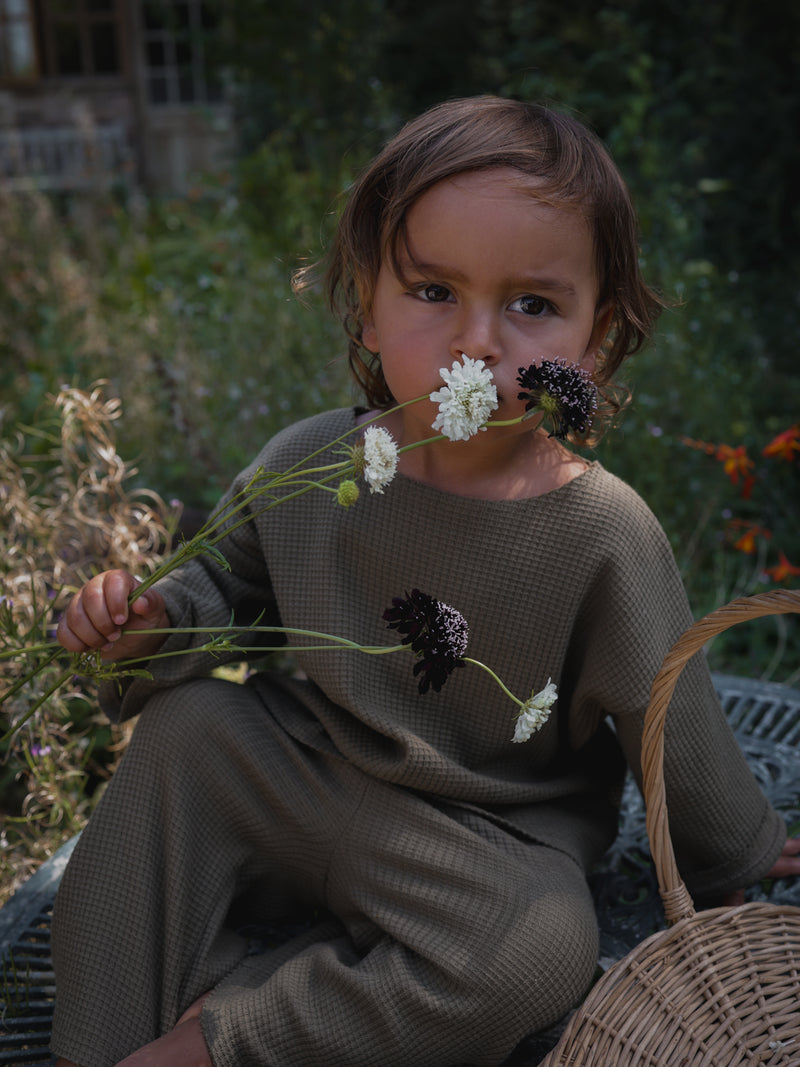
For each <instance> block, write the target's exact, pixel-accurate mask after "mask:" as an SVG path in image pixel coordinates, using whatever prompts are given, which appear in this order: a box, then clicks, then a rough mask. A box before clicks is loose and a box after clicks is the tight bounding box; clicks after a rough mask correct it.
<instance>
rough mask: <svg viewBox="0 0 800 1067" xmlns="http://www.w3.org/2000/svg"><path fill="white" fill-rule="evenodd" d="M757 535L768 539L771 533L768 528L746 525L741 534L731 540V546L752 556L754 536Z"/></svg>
mask: <svg viewBox="0 0 800 1067" xmlns="http://www.w3.org/2000/svg"><path fill="white" fill-rule="evenodd" d="M758 537H763V538H764V540H765V541H769V539H770V538H771V537H772V534H771V533H770V532H769V530H766V529H764V527H763V526H748V528H747V529H746V530H745V532H744V533H743V534H742V536H741V537H739V538H738V539H737V540H736V541H734V542H733V547H734V548H735V549H736V550H737V551H738V552H745V553H747V555H748V556H752V554H753V553H754V552H755V550H756V538H758Z"/></svg>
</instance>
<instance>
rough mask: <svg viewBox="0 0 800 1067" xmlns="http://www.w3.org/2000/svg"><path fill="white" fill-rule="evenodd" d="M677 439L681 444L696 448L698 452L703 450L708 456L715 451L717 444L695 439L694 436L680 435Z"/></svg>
mask: <svg viewBox="0 0 800 1067" xmlns="http://www.w3.org/2000/svg"><path fill="white" fill-rule="evenodd" d="M679 440H680V443H681V444H682V445H686V446H687V447H688V448H696V449H697V450H698V451H699V452H705V453H706V454H707V455H709V456H713V455H714V453H715V452H716V451H717V446H716V445H710V444H709V443H708V441H697V440H695V438H694V437H681V438H679Z"/></svg>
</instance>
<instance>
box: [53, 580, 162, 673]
mask: <svg viewBox="0 0 800 1067" xmlns="http://www.w3.org/2000/svg"><path fill="white" fill-rule="evenodd" d="M139 584H140V583H139V581H138V580H137V579H136V578H134V577H133V575H132V574H128V573H127V572H126V571H119V570H115V571H104V572H103V573H102V574H98V575H97V576H96V577H94V578H92V579H91V581H89V582H87V583H86V585H85V586H84V587H83V588H82V589H81V590H80V591H79V592H78V593H76V594H75V596H74V597H73V598H72V601H71V602H70V605H69V607H68V608H67V610H66V612H65V614H64V616H63V618H62V619H61V621H60V622H59V624H58V630H57V631H56V637H57V638H58V640H59V642H60V643H61V644H62V645H63V646H64V648H65V649H66V650H67V651H68V652H88V651H90V650H92V649H100V651H101V653H102V658H103V659H104V660H118V659H133V658H140V657H147V656H152V655H153V654H154V653H155V652H157V651H158V649H159V648H160V647H161V645H162V644H163V643H164V637H163V636H162V635H159V634H142V635H140V636H139V635H137V634H136V632H135V631H136V630H155V629H163V628H165V627H168V626H169V618H168V616H167V612H166V608H165V605H164V598H163V597H162V595H161V594H160V593H158V592H156V590H155V589H148V591H147V592H146V593H144V594H143V595H142V596H141V597H139V598H138V600H134V601H133V603H132V604H130V606H129V604H128V598H129V596H130V594H131V593H132V592H133V590H134V589H135V588H136V586H137V585H139ZM123 628H124V630H125V633H124V635H123V633H122V630H123Z"/></svg>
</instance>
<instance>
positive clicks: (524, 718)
mask: <svg viewBox="0 0 800 1067" xmlns="http://www.w3.org/2000/svg"><path fill="white" fill-rule="evenodd" d="M441 376H442V380H443V382H444V384H443V386H442V388H440V389H438V390H436V391H435V392H433V393H431V394H430V397H429V398H428V397H419V398H417V399H416V400H413V401H409V402H408V403H418V402H419V401H420V400H424V399H430V400H432V401H433V402H434V403H436V404H438V414H437V416H436V419H435V421H434V422H433V424H432V429H433V430H435V431H439V432H438V433H436V434H435V435H433V436H431V437H429V438H426V439H425V440H423V441H419V442H416V443H415V444H412V445H408V446H405V448H402V449H400V448H398V446H397V444H396V442H395V441H394V440H393V438H392V436H391V435H390V434H389V433H388V431H386V430H385V429H383V428H382V427H380V426H376V425H374V424H373V423H374V422H375V421H376V420H373V423H368V424H366V425H365V426H364V427H358V428H357V429H354V430H351V431H349V432H348V433H347V434H344V435H343V436H342V437H341V438H339V439H337V440H336V441H334V442H332V444H331V445H330V446H327V447H326V448H325V449H320V450H319V451H317V452H315V453H312V454H311V455H309V456H307V457H306V458H305V459H304V460H303V461H302V462H301V463H298V464H296V465H295V466H293V467H291V468H290V469H288V470H285V471H281V472H274V471H264V470H262V469H259V470H258V471H256V473H255V474H254V475H253V477H252V478H251V479H250V481H249V482H248V484H247V485H246V486H245V487H244V489H243V490H242V491H241V492H240V493H238V494H237V495H236V496H235V497H233V498H232V499H230V500H228V501H227V502H226V503H225V504H224V505H223V506H222V507H221V508H220V509H218V510H217V511H216V512H214V513H213V514H212V515H211V517H210V518H209V519H208V521H207V522H206V523H205V524H204V526H203V527H202V528H201V529H200V530H199V531H198V533H197V534H196V535H195V536H194V537H192V538H191V539H190V540H188V541H185V542H183V543H182V544H181V545H180V546H179V547H178V549H177V551H176V552H175V553H174V554H173V555H172V556H171V557H170V558H169V559H168V560H167V561H166V562H164V563H163V564H162V565H161V566H159V567H157V568H155V569H154V570H153V572H152V573H151V574H150V575H148V576H147V577H146V578H145V579H144V581H143V582H142V583H141V584H140V585H139V586H138V587H137V588H136V589H135V590H134V592H133V593H132V595H131V598H132V599H135V598H137V597H139V596H141V595H142V594H143V593H144V592H145V591H146V590H147V589H148V588H150V587H151V586H152V585H153V584H155V582H157V581H159V580H160V579H161V578H163V577H165V576H166V575H167V574H169V573H171V572H172V571H174V570H175V569H176V568H177V567H180V566H181V565H182V564H184V563H185V562H186V561H187V560H190V559H192V558H194V557H196V556H199V555H208V556H210V557H212V558H214V559H215V560H216V561H217V563H218V564H219V565H220V566H221V567H227V562H226V560H225V557H224V555H223V554H222V552H221V550H220V548H219V544H220V542H221V541H223V539H224V538H225V537H227V536H228V534H230V533H231V532H232V531H233V530H235V529H236V528H238V526H240V525H242V524H243V523H245V522H249V521H250V519H251V518H252V516H253V515H255V514H261V513H263V512H264V511H267V510H270V509H272V508H274V507H278V506H279V505H284V504H286V503H288V502H289V501H291V500H293V499H295V498H296V497H299V496H301V495H303V494H305V493H308V492H312V491H322V492H329V493H331V494H332V496H333V497H334V499H335V501H336V503H337V504H338V505H340V506H343V507H352V506H353V505H355V504H356V503H357V501H358V498H359V495H360V493H361V491H362V485H365V486H366V488H367V489H368V491H369V492H370V493H383V492H384V491H385V490H386V489H387V487H388V486H389V485H390V484H391V481H392V479H393V477H394V474H395V471H396V469H397V461H398V456H399V454H400V453H401V452H403V451H406V450H408V449H411V448H418V447H422V446H424V445H427V444H430V443H431V442H433V441H441V440H444V439H448V440H451V441H460V440H467V439H469V438H470V437H472V436H473V435H474V434H476V433H478V432H482V431H485V430H486V429H487V427H490V426H507V425H512V424H514V423H518V422H522V421H523V420H526V419H530V418H532V417H533V416H535V415H536V414H541V416H542V422H543V423H544V424H545V425H546V426H548V427H549V429H550V436H554V437H558V438H564V437H566V436H567V434H568V433H570V432H571V431H578V432H582V431H584V430H585V428H586V426H587V425H588V423H589V422H590V421H591V419H592V416H593V413H594V411H595V409H596V406H597V393H596V389H595V386H594V384H593V383H592V381H591V378H590V377H589V376H588V375H587V374H586V373H585V372H584V371H583V370H581V369H580V368H579V367H578V366H577V365H575V364H570V363H567V362H566V361H565V360H561V359H555V360H552V361H548V362H544V363H541V364H539V365H531V366H529V367H526V368H520V370H519V375H518V379H517V380H518V383H519V385H520V387H521V391H520V392H519V394H518V399H520V400H524V401H525V402H526V403H525V412H524V413H523V414H522V415H521V416H519V417H518V418H516V419H511V420H507V421H505V422H499V421H498V422H493V421H492V420H491V419H490V416H491V414H492V413H493V412H494V411H495V410H496V409H497V407H498V401H497V391H496V389H495V386H494V384H493V380H492V374H491V371H490V370H489V369H488V368H487V367H486V366H485V364H484V363H483V361H482V360H479V359H470V358H469V357H468V356H467V355H466V354H462V359H461V361H458V360H456V361H454V362H453V364H452V367H451V368H450V369H447V368H442V370H441ZM403 406H405V405H403ZM380 417H382V415H381V416H378V417H377V418H380ZM356 435H357V436H356ZM353 436H356V439H355V440H354V441H348V439H349V438H351V437H353ZM331 447H333V449H334V450H337V449H338V451H339V454H341V456H342V459H341V460H337V461H335V462H333V463H330V462H324V463H321V462H319V459H320V456H321V454H322V453H323V452H327V451H329V449H330V448H331ZM6 599H7V598H3V600H2V601H0V606H2V604H3V603H5V600H6ZM2 616H3V613H2V612H0V622H2ZM5 616H6V617H7V619H9V620H10V619H12V615H11V613H10V612H6V613H5ZM383 618H384V621H385V622H386V623H387V626H388V627H389V628H390V629H392V630H395V631H397V633H398V634H399V635H400V643H399V644H395V645H388V646H365V645H359V644H357V643H355V642H353V641H349V640H347V639H345V638H342V637H337V636H336V635H332V634H321V633H313V632H311V631H307V630H302V631H299V630H291V629H288V628H280V627H268V626H263V627H262V626H260V625H258V623H256V624H254V625H253V626H250V627H248V628H247V629H248V630H251V631H252V630H257V631H261V632H268V633H273V632H274V633H276V634H280V635H281V636H286V635H291V634H295V635H300V634H302V635H303V636H311V637H313V638H315V639H318V640H320V641H321V642H323V645H322V647H325V648H330V649H331V650H340V651H341V650H349V651H351V652H359V653H363V654H368V655H386V654H392V653H396V652H408V651H410V652H412V653H413V655H414V657H415V663H414V668H413V671H414V675H415V677H418V679H419V684H418V688H419V692H420V694H425V693H426V692H428V691H429V689H433V690H434V691H439V690H440V689H441V687H442V686H443V685H444V684H445V682H446V681H447V678H448V677H449V676H450V674H451V673H452V672H453V671H454V670H455V669H457V668H462V667H464V666H465V665H468V664H470V665H473V666H475V667H478V668H480V669H482V670H484V671H486V672H488V673H489V674H490V675H491V676H492V678H494V680H495V681H496V682H497V684H498V685H499V687H500V688H501V689H502V690H503V692H504V693H505V694H506V695H507V696H508V697H509V698H510V699H511V700H512V701H513V703H514V704H515V705H516V708H517V711H516V725H515V729H514V735H513V738H512V740H513V741H516V742H521V741H525V740H527V739H528V738H529V737H530V736H531V735H532V734H533V733H534V732H535V731H536V730H538V729H539V728H540V727H541V726H542V725H543V723H544V722H545V721H546V720H547V717H548V715H549V712H550V709H551V707H552V705H553V704H554V702H555V700H556V699H557V691H556V686H555V685H554V684H553V683H552V681H548V683H547V685H546V686H545V688H544V689H543V690H542V691H541V692H539V693H533V694H532V695H531V696H530V697H529V698H528V699H526V700H522V699H520V698H518V697H516V696H515V695H514V694H513V693H511V692H510V691H509V690H508V689H507V688H506V686H505V685H504V683H503V682H502V681H501V679H500V678H498V677H497V675H496V674H495V673H494V671H492V670H491V668H490V667H488V666H487V665H486V664H483V663H481V662H480V661H478V660H475V659H472V658H471V657H469V656H468V655H467V649H468V643H469V628H468V625H467V621H466V619H464V617H463V615H462V614H461V613H460V612H459V611H458V610H457V609H456V608H454V607H452V606H450V605H448V604H444V603H442V602H441V601H438V600H436V599H435V598H434V597H432V596H429V595H428V594H427V593H424V592H422V591H421V590H419V589H417V588H414V589H412V590H411V591H410V592H408V591H406V593H405V595H404V596H402V597H401V596H397V597H394V598H393V600H392V604H391V605H390V606H389V607H387V609H386V611H385V612H384V616H383ZM147 632H150V633H168V632H171V631H139V633H142V634H143V633H147ZM242 632H243V631H242V628H241V627H240V628H237V627H236V626H235V625H234V623H233V622H231V625H230V626H227V627H222V628H218V629H215V630H207V631H203V633H204V635H205V636H206V637H207V639H208V640H207V642H206V643H205V644H203V645H202V646H200V648H197V647H195V648H193V649H192V651H193V652H197V651H212V652H213V651H214V650H215V649H216V650H220V649H223V648H224V649H225V650H226V651H233V652H237V651H242V652H244V651H245V649H244V648H240V646H238V645H237V643H236V639H237V636H238V635H240V634H241V633H242ZM30 636H31V633H30V631H29V632H28V633H27V634H26V637H28V638H30ZM281 648H282V650H283V651H291V649H287V648H286V646H284V645H281ZM175 654H178V655H179V654H181V653H165V655H175ZM65 655H66V654H65V652H64V650H63V649H62V648H61V646H60V645H58V644H57V643H55V642H52V641H46V640H43V641H39V642H37V643H35V644H25V645H22V646H18V645H17V644H16V643H15V641H14V633H13V630H11V631H10V632H9V627H6V632H5V633H4V635H3V642H2V645H0V661H2V660H11V659H14V660H20V659H22V660H25V659H27V660H28V661H29V662H30V661H33V662H34V664H35V665H34V666H33V667H32V668H31V669H30V670H28V671H27V672H23V673H22V675H21V676H18V677H17V679H16V680H15V681H14V682H13V683H12V684H11V685H9V686H7V687H6V689H5V691H4V692H2V693H0V705H2V704H3V702H4V701H6V700H9V699H10V698H11V697H14V696H16V695H17V694H19V693H20V692H21V691H22V690H23V689H25V687H27V686H29V685H30V684H31V683H32V682H33V681H34V679H35V678H36V677H37V675H39V674H40V673H41V672H42V671H43V670H45V669H46V668H51V665H52V664H53V663H54V662H55V661H59V662H60V661H61V660H62V659H63V658H64V656H65ZM157 655H158V654H157ZM67 658H68V663H67V666H66V668H65V670H64V672H63V674H61V675H60V676H59V677H57V678H56V680H55V681H54V682H53V683H52V684H51V685H49V686H48V688H47V689H46V691H45V692H44V693H42V694H41V695H39V696H38V698H37V699H35V700H34V701H33V703H32V705H31V706H30V708H28V710H27V711H26V713H25V714H24V715H23V716H22V717H21V718H19V719H18V721H17V722H16V723H15V724H14V725H13V726H12V728H11V730H10V731H8V732H7V733H6V734H5V735H4V737H3V738H0V740H3V741H6V740H8V739H9V738H10V737H11V736H12V735H13V734H14V733H16V731H18V730H19V729H20V728H21V727H22V726H23V725H24V723H25V722H27V721H28V720H29V719H30V717H31V716H32V715H33V714H34V713H35V712H36V711H37V710H38V708H39V707H41V706H42V704H43V703H45V701H46V700H47V699H49V697H50V696H52V694H53V693H54V692H56V691H57V690H58V689H59V688H60V687H62V686H67V685H68V684H69V683H70V682H71V680H72V679H73V678H74V676H75V675H83V676H87V677H94V678H98V679H100V678H121V677H124V676H127V675H131V674H145V675H146V674H147V673H148V672H147V668H146V667H145V666H144V665H138V666H137V665H136V661H134V660H126V661H120V662H118V663H109V662H104V661H103V660H102V658H101V656H100V654H99V653H97V652H92V653H83V654H79V655H71V656H68V657H67ZM152 658H156V657H151V659H152Z"/></svg>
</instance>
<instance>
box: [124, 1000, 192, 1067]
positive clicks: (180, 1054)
mask: <svg viewBox="0 0 800 1067" xmlns="http://www.w3.org/2000/svg"><path fill="white" fill-rule="evenodd" d="M176 1064H180V1065H181V1067H212V1065H211V1057H210V1056H209V1054H208V1046H207V1045H206V1041H205V1038H204V1037H203V1031H202V1030H201V1028H200V1015H199V1013H198V1014H197V1015H192V1016H191V1017H190V1018H188V1019H186V1020H185V1022H180V1023H178V1025H177V1026H176V1027H175V1029H174V1030H171V1031H170V1032H169V1033H168V1034H165V1035H164V1036H163V1037H159V1038H158V1039H157V1040H156V1041H152V1042H151V1043H150V1044H149V1045H145V1047H144V1048H141V1049H139V1051H138V1052H134V1053H133V1054H132V1055H130V1056H126V1057H125V1059H124V1060H122V1062H121V1063H120V1064H118V1067H175V1065H176Z"/></svg>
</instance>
